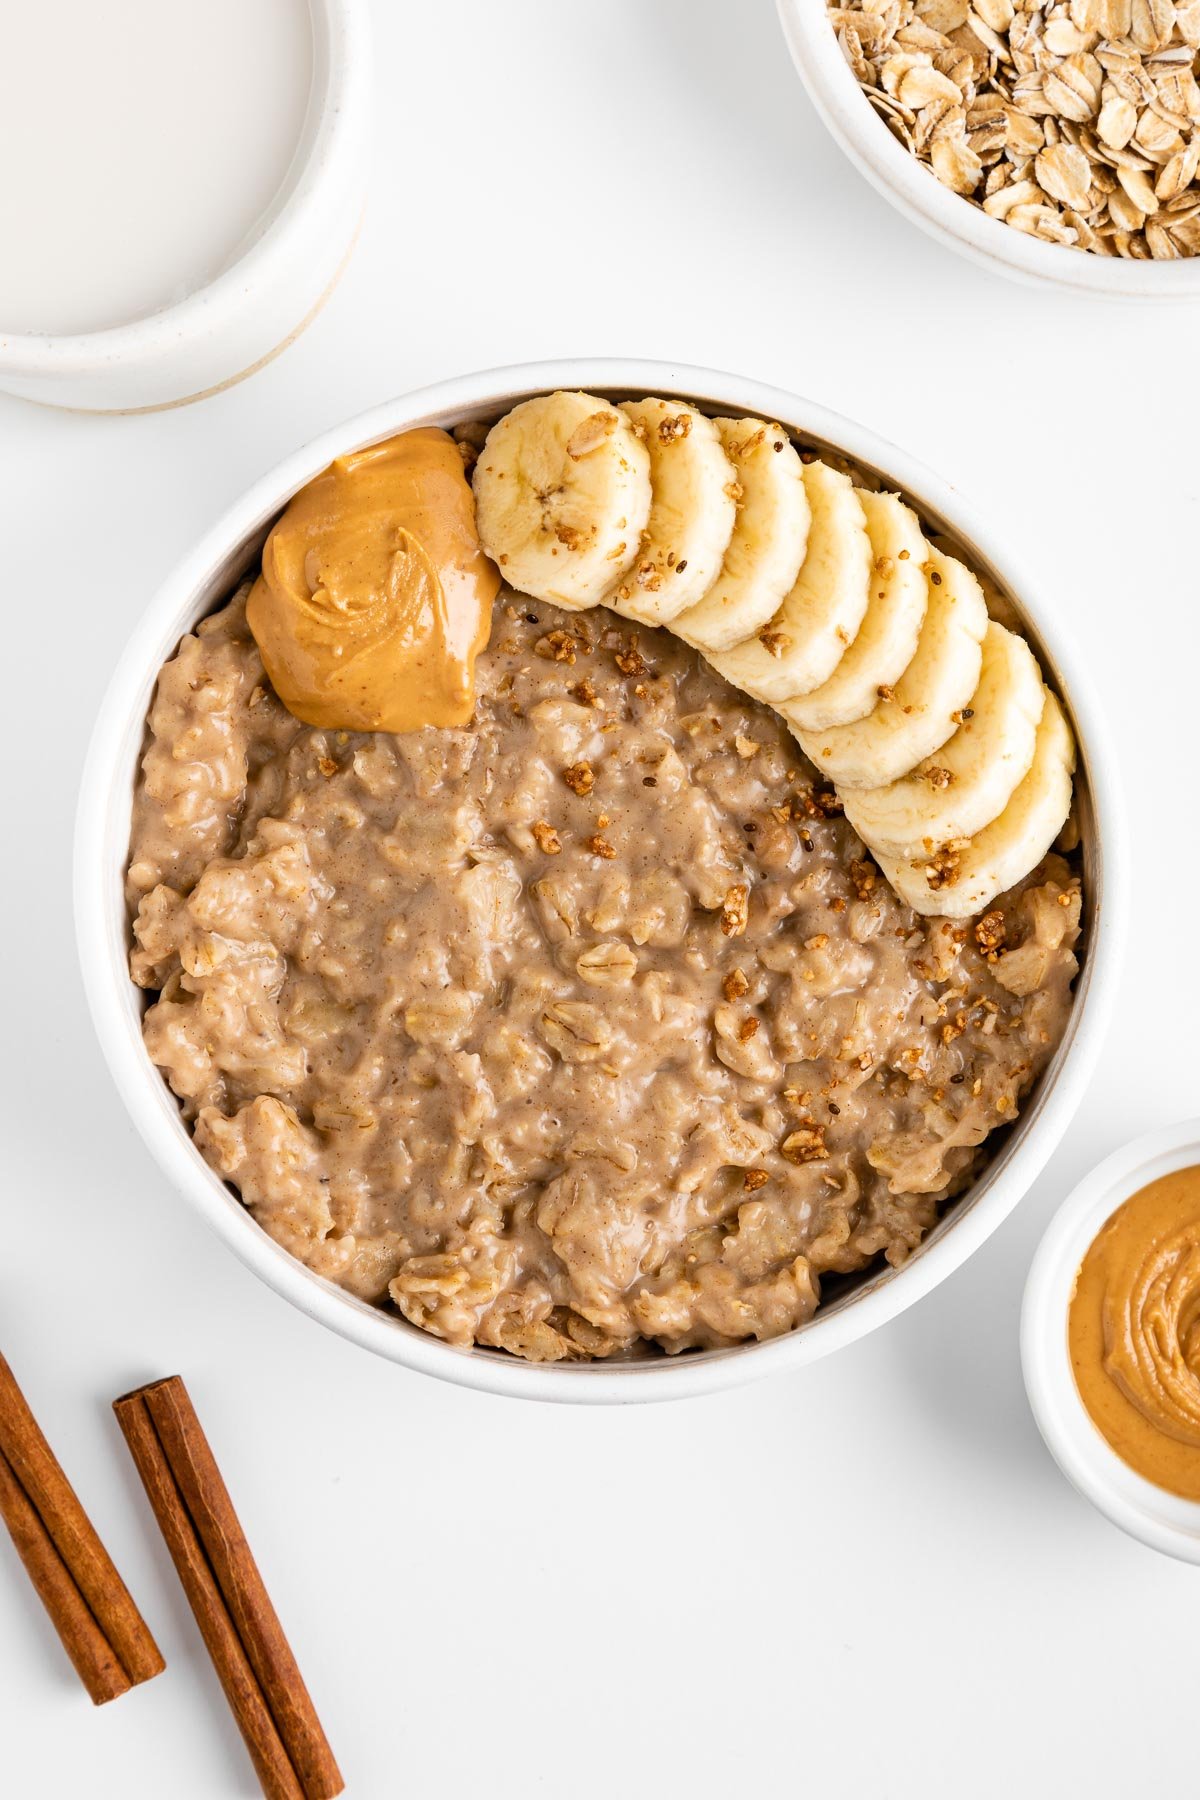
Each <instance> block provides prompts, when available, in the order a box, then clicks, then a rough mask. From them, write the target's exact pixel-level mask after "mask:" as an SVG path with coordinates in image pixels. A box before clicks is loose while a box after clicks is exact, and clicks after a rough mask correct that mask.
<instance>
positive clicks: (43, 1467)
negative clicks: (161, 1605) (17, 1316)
mask: <svg viewBox="0 0 1200 1800" xmlns="http://www.w3.org/2000/svg"><path fill="white" fill-rule="evenodd" d="M0 1515H2V1516H3V1519H4V1523H5V1525H6V1526H7V1527H8V1531H9V1535H10V1536H11V1538H12V1540H13V1543H14V1544H15V1546H16V1549H17V1553H18V1555H19V1556H20V1558H21V1561H22V1562H23V1563H24V1565H25V1568H26V1570H27V1571H28V1574H29V1578H30V1580H31V1581H32V1582H33V1585H34V1587H35V1588H36V1590H37V1593H38V1595H39V1597H40V1599H41V1601H42V1604H43V1605H44V1606H45V1608H46V1611H47V1612H48V1613H49V1615H50V1619H51V1622H52V1623H53V1625H54V1628H55V1630H56V1631H57V1632H58V1635H59V1637H60V1639H61V1640H62V1644H63V1648H64V1649H65V1650H66V1652H67V1655H68V1656H69V1657H70V1659H71V1661H72V1663H73V1664H74V1665H75V1668H76V1670H77V1672H78V1674H79V1677H80V1680H81V1681H82V1682H83V1684H84V1687H85V1688H86V1689H87V1691H88V1693H89V1695H90V1696H91V1698H92V1701H93V1702H94V1703H95V1705H97V1706H103V1705H104V1703H105V1702H106V1701H108V1700H115V1699H116V1698H117V1696H118V1695H119V1694H124V1693H127V1692H128V1691H129V1689H130V1688H131V1687H136V1686H137V1685H138V1684H139V1683H140V1682H143V1681H149V1680H150V1679H151V1677H152V1676H155V1675H158V1674H160V1673H161V1672H162V1670H163V1669H164V1668H165V1667H166V1665H165V1663H164V1662H163V1659H162V1656H161V1654H160V1653H159V1649H158V1645H157V1644H156V1643H155V1641H154V1639H153V1637H152V1636H151V1635H150V1630H149V1627H148V1626H147V1625H146V1622H145V1620H144V1619H143V1618H142V1615H141V1613H140V1612H139V1611H138V1609H137V1607H136V1606H135V1605H134V1603H133V1600H132V1599H131V1597H130V1594H129V1590H128V1589H127V1588H126V1586H125V1583H124V1582H123V1581H122V1580H121V1577H120V1575H118V1573H117V1571H116V1569H115V1567H114V1566H113V1562H112V1559H111V1558H110V1556H109V1554H108V1552H107V1551H106V1550H105V1548H104V1546H103V1544H102V1543H101V1542H100V1539H99V1538H98V1537H97V1535H96V1531H95V1528H94V1526H93V1525H92V1522H91V1520H90V1519H89V1518H88V1516H87V1514H86V1513H85V1512H84V1510H83V1507H82V1506H81V1505H80V1502H79V1498H78V1496H77V1495H76V1493H75V1490H74V1488H73V1487H72V1486H71V1484H70V1482H69V1481H68V1480H67V1477H66V1475H65V1474H64V1473H63V1470H62V1468H61V1466H60V1464H59V1462H58V1460H57V1458H56V1457H55V1455H54V1452H53V1451H52V1450H51V1448H50V1446H49V1444H48V1443H47V1442H46V1439H45V1437H44V1436H43V1435H42V1432H41V1430H40V1428H39V1426H38V1423H37V1420H36V1419H35V1418H34V1416H33V1414H32V1412H31V1411H30V1409H29V1404H28V1402H27V1401H26V1399H25V1396H24V1394H23V1393H22V1392H21V1389H20V1388H19V1386H18V1385H17V1381H16V1378H15V1376H14V1375H13V1372H12V1370H11V1369H10V1368H9V1366H8V1364H7V1363H6V1362H5V1360H4V1358H3V1356H0Z"/></svg>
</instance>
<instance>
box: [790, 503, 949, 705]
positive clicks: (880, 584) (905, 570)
mask: <svg viewBox="0 0 1200 1800" xmlns="http://www.w3.org/2000/svg"><path fill="white" fill-rule="evenodd" d="M858 499H859V504H860V505H861V507H862V509H863V512H864V513H865V514H866V519H867V536H868V537H869V538H870V540H871V597H870V600H869V602H868V605H867V613H866V617H865V618H864V619H863V622H862V624H861V625H860V626H859V628H858V636H857V637H856V638H855V639H854V642H853V643H852V644H851V645H850V647H849V649H848V650H847V651H846V654H845V655H844V656H843V657H842V659H841V661H840V662H839V663H838V665H837V667H836V669H835V670H834V671H833V674H832V675H831V676H830V677H829V679H828V681H825V682H822V684H821V686H820V687H818V688H814V690H813V691H812V693H811V694H805V696H804V697H803V699H800V700H780V701H778V702H777V704H778V707H779V710H780V712H781V713H782V714H783V715H784V717H785V718H786V719H787V721H788V723H789V724H790V725H793V726H795V728H796V730H797V731H826V730H828V728H829V727H830V726H831V725H848V724H850V723H851V722H852V721H853V720H855V719H864V718H865V717H866V716H867V714H868V713H869V712H870V711H871V710H872V708H873V707H875V706H877V705H878V704H879V690H880V689H881V688H885V687H894V686H895V684H896V682H898V681H899V679H900V677H901V675H903V673H904V671H905V669H907V667H908V665H909V663H910V662H911V661H912V659H913V657H914V656H915V655H916V651H917V643H918V640H919V638H920V636H921V626H922V624H923V623H924V619H925V607H926V604H927V600H928V594H929V583H928V581H927V580H926V576H925V558H926V556H927V554H928V552H927V550H926V547H925V539H924V537H923V536H922V535H921V526H920V523H919V521H918V519H917V516H916V514H915V513H914V512H913V511H912V509H911V508H910V507H907V506H905V504H904V502H903V500H901V499H900V497H899V495H897V494H872V493H870V492H868V491H867V490H866V489H862V490H860V491H859V495H858Z"/></svg>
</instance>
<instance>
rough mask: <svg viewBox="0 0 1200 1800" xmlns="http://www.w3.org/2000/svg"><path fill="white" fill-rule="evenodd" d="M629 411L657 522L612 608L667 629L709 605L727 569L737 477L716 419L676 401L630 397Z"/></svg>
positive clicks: (616, 589) (609, 601)
mask: <svg viewBox="0 0 1200 1800" xmlns="http://www.w3.org/2000/svg"><path fill="white" fill-rule="evenodd" d="M621 411H622V412H623V413H624V414H625V415H626V417H627V418H628V419H629V420H630V421H631V422H632V424H633V428H634V430H635V431H636V432H637V433H638V435H639V437H640V438H641V440H642V442H643V444H645V446H646V449H647V451H648V453H649V456H650V488H651V494H652V499H651V502H650V522H649V524H648V525H647V526H646V530H645V534H644V535H643V537H642V541H641V544H640V545H639V546H638V551H637V555H636V556H635V558H634V561H633V565H632V567H631V568H630V570H629V572H628V574H625V575H621V576H619V577H618V578H617V581H616V583H615V585H614V586H613V588H612V590H611V591H610V593H609V594H608V596H607V598H606V601H605V604H606V605H608V606H611V607H612V608H613V610H614V611H615V612H619V613H621V614H622V615H623V616H624V617H625V618H627V619H637V620H638V621H639V623H641V624H643V625H667V624H669V623H670V621H671V620H672V619H674V618H675V617H676V615H677V614H679V613H681V612H683V611H684V610H685V609H686V608H687V607H689V606H695V605H696V603H697V602H698V601H700V600H702V599H703V598H704V596H705V594H707V592H708V590H709V588H711V586H712V584H713V582H714V581H715V580H716V579H717V576H718V575H719V574H720V572H721V564H722V563H723V562H724V560H725V552H726V551H727V550H728V548H729V540H730V538H731V537H732V536H733V527H734V522H735V520H736V518H737V502H736V500H735V499H734V493H735V491H736V485H737V475H736V472H735V470H734V467H733V464H732V463H731V462H730V460H729V458H728V457H727V456H726V454H725V452H724V450H723V449H722V447H721V434H720V432H719V431H718V430H717V428H716V426H715V425H714V424H713V421H712V420H711V419H706V418H705V416H704V414H703V413H701V412H697V411H696V408H695V407H694V406H685V405H684V404H683V402H682V401H673V400H654V399H649V400H629V401H627V402H626V403H625V405H624V406H622V408H621Z"/></svg>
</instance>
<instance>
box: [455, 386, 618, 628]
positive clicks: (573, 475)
mask: <svg viewBox="0 0 1200 1800" xmlns="http://www.w3.org/2000/svg"><path fill="white" fill-rule="evenodd" d="M473 485H474V489H475V514H476V519H477V522H478V526H479V536H480V539H481V540H482V543H483V547H484V549H485V550H486V551H487V553H488V555H489V556H490V557H491V558H492V559H493V561H494V562H495V563H496V564H497V565H498V566H499V568H500V571H501V573H502V575H503V576H504V579H505V581H507V582H508V583H509V584H510V586H512V587H515V588H518V589H519V590H520V591H521V592H522V593H523V594H531V595H532V596H533V597H534V599H536V600H549V601H553V602H554V604H555V605H556V606H565V607H568V608H571V609H573V610H579V609H580V608H582V607H585V606H596V605H598V604H599V603H600V602H601V601H602V599H603V598H604V595H605V594H606V592H607V591H608V589H609V588H610V587H611V586H612V584H613V582H614V580H615V579H616V578H617V577H619V576H621V575H623V574H624V573H625V572H626V570H627V569H629V568H630V566H631V565H632V563H633V560H634V557H635V556H636V555H637V549H638V544H639V542H640V540H641V536H642V533H643V532H644V531H645V529H646V525H647V522H648V520H649V517H650V504H651V490H650V455H649V452H648V451H647V449H646V446H645V445H644V444H643V443H642V442H641V440H640V439H639V438H638V436H637V434H636V433H635V431H634V429H633V425H632V424H631V422H630V420H629V419H627V418H626V416H625V414H624V413H623V412H621V411H620V410H619V409H618V408H617V407H615V406H612V405H610V404H609V402H608V401H607V400H598V399H597V398H596V396H595V395H594V394H575V393H557V394H544V395H541V396H539V397H538V398H537V399H535V400H525V401H522V403H521V404H520V405H519V406H514V407H513V409H512V411H511V412H509V413H506V414H505V415H504V417H503V418H502V419H501V420H500V421H499V423H498V424H496V425H493V426H492V429H491V430H490V431H489V432H488V435H487V440H486V442H485V443H484V446H483V449H482V450H481V452H480V454H479V461H478V462H477V463H476V465H475V472H474V477H473Z"/></svg>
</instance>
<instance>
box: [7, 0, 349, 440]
mask: <svg viewBox="0 0 1200 1800" xmlns="http://www.w3.org/2000/svg"><path fill="white" fill-rule="evenodd" d="M309 7H310V11H311V14H312V27H313V75H312V91H311V94H310V97H309V105H308V112H307V115H306V118H305V122H304V127H303V131H302V134H301V139H300V143H299V146H298V147H297V150H296V154H295V158H294V159H293V163H292V168H291V172H290V174H289V176H288V179H287V181H286V182H285V183H284V186H283V188H282V189H281V191H280V193H279V195H278V196H277V197H276V200H275V203H274V205H273V206H272V208H271V210H270V212H269V213H268V214H267V217H266V218H265V219H264V221H263V222H262V224H261V225H260V227H259V229H258V231H257V232H256V234H255V236H254V238H253V240H252V241H251V243H250V244H249V246H248V247H247V248H246V249H245V250H244V251H243V253H242V254H241V255H240V256H239V257H238V259H237V260H236V261H235V262H234V263H232V264H231V265H230V267H229V268H227V269H225V270H224V271H223V272H222V273H221V274H220V275H218V276H217V277H216V278H215V279H214V280H213V281H211V282H209V283H208V285H207V286H205V287H202V288H199V289H197V291H196V292H195V293H192V294H189V295H188V296H187V297H186V298H185V299H183V300H181V301H180V302H179V303H178V304H177V305H175V306H170V307H167V308H165V309H164V310H163V311H161V312H157V313H153V314H151V315H150V316H149V317H147V318H144V319H138V320H136V321H134V322H133V323H131V324H128V325H119V326H115V327H114V328H113V329H111V330H108V331H93V332H85V333H80V334H78V335H75V336H72V337H51V336H45V335H21V334H18V333H12V332H10V333H7V334H6V333H4V332H0V389H4V390H5V391H6V392H8V393H11V394H19V395H21V396H22V397H23V398H24V399H27V400H37V401H40V402H41V403H42V404H43V405H47V406H66V407H75V408H77V409H81V410H83V411H87V412H143V411H147V410H153V409H155V408H157V407H162V406H174V405H180V404H182V403H183V402H185V401H188V400H199V399H203V398H204V396H205V395H207V394H210V393H213V392H215V391H216V390H218V389H220V388H223V387H228V386H229V385H230V384H231V383H232V382H234V381H239V380H241V379H242V377H243V376H246V375H250V374H252V373H253V372H254V370H255V369H257V368H260V367H261V366H262V364H263V363H264V362H268V361H269V360H270V359H271V357H272V356H274V355H276V354H277V352H278V351H280V350H282V349H284V348H285V347H286V346H287V345H288V344H289V343H291V341H292V339H293V338H295V337H297V336H298V335H299V333H300V332H301V331H303V329H304V327H305V326H306V325H307V324H308V323H309V321H310V320H311V319H312V318H313V317H314V316H315V314H316V313H317V312H319V311H320V308H321V305H322V303H323V302H324V300H325V299H326V297H327V296H328V294H329V292H330V291H331V289H332V288H333V287H334V286H335V285H336V283H337V280H338V277H339V275H340V274H341V272H342V269H343V267H344V266H345V263H346V260H347V258H348V257H349V255H350V251H351V249H352V247H353V244H354V240H355V237H356V236H357V234H358V227H359V224H360V221H361V218H362V209H363V201H364V197H365V194H366V181H367V163H368V149H369V143H370V117H371V69H370V54H371V52H370V27H369V20H368V15H367V11H366V0H309Z"/></svg>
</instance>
